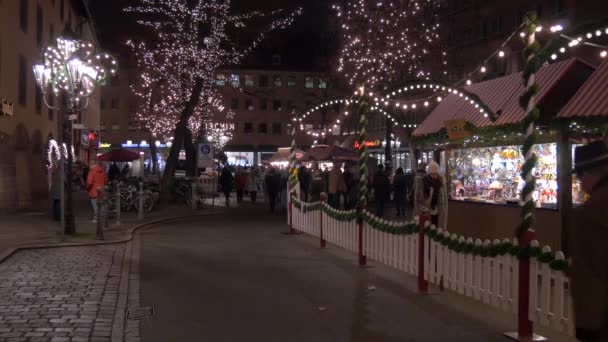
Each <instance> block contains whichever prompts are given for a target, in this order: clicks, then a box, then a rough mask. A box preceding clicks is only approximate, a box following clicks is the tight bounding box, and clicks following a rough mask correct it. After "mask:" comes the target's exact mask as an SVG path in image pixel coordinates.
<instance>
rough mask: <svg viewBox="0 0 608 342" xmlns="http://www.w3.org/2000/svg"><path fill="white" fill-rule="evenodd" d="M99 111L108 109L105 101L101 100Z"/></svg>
mask: <svg viewBox="0 0 608 342" xmlns="http://www.w3.org/2000/svg"><path fill="white" fill-rule="evenodd" d="M99 109H106V100H105V99H101V100H99Z"/></svg>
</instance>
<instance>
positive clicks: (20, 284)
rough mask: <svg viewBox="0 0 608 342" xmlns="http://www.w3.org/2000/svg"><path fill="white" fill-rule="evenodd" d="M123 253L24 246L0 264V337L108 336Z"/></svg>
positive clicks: (98, 341)
mask: <svg viewBox="0 0 608 342" xmlns="http://www.w3.org/2000/svg"><path fill="white" fill-rule="evenodd" d="M124 252H125V246H124V245H122V244H120V245H104V246H96V247H69V248H51V249H37V250H25V251H20V252H18V253H17V254H15V255H14V256H13V257H11V258H10V259H9V260H7V261H5V262H4V263H2V264H0V341H6V342H12V341H28V342H36V341H49V342H61V341H74V342H86V341H90V342H106V341H110V337H111V334H112V322H113V319H114V315H115V313H116V306H117V301H118V288H119V283H120V275H121V262H122V258H123V255H124Z"/></svg>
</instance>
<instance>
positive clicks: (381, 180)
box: [373, 164, 391, 217]
mask: <svg viewBox="0 0 608 342" xmlns="http://www.w3.org/2000/svg"><path fill="white" fill-rule="evenodd" d="M373 186H374V198H375V199H376V216H378V217H382V216H383V215H384V206H385V205H386V201H388V199H389V198H390V194H391V184H390V181H389V179H388V176H387V175H386V172H384V165H382V164H380V165H378V170H377V171H376V173H375V174H374V180H373Z"/></svg>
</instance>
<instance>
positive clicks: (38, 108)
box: [34, 86, 42, 115]
mask: <svg viewBox="0 0 608 342" xmlns="http://www.w3.org/2000/svg"><path fill="white" fill-rule="evenodd" d="M34 89H36V98H35V101H36V102H35V104H36V114H38V115H42V91H40V87H38V86H34Z"/></svg>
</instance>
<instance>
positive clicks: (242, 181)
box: [234, 166, 247, 204]
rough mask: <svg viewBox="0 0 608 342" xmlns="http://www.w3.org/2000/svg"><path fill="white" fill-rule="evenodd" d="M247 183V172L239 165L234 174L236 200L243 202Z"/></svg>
mask: <svg viewBox="0 0 608 342" xmlns="http://www.w3.org/2000/svg"><path fill="white" fill-rule="evenodd" d="M246 185H247V174H246V173H245V171H244V170H243V168H242V167H241V166H239V167H238V168H237V170H236V173H235V174H234V188H235V189H236V202H237V203H239V204H240V203H241V202H243V191H244V190H245V186H246Z"/></svg>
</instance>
